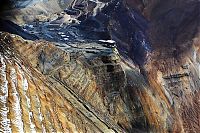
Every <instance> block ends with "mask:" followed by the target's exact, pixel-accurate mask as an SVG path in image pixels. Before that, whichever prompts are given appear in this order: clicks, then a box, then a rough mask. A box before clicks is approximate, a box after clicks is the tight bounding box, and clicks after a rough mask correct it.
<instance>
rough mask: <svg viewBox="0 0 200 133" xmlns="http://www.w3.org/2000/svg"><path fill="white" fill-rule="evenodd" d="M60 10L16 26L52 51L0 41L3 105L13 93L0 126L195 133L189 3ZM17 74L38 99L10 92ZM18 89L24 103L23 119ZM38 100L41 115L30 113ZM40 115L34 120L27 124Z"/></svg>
mask: <svg viewBox="0 0 200 133" xmlns="http://www.w3.org/2000/svg"><path fill="white" fill-rule="evenodd" d="M66 5H68V8H67V9H66V10H65V12H62V13H59V14H57V13H56V14H54V15H55V17H53V18H52V17H49V16H48V17H47V19H48V20H45V19H43V20H42V22H40V23H38V22H32V21H30V23H28V24H27V25H25V26H24V30H27V31H28V32H30V33H31V34H35V35H36V36H38V37H39V38H41V39H45V40H48V41H52V42H55V43H52V42H48V41H42V40H38V41H34V42H33V41H27V40H23V39H22V38H20V37H18V36H15V37H13V35H10V34H7V33H6V34H2V35H1V41H0V42H1V45H0V48H1V58H2V60H1V64H2V65H1V67H2V69H1V70H2V83H1V84H0V85H1V86H2V89H1V90H2V95H3V96H4V97H5V98H6V99H8V101H9V100H10V101H12V100H13V97H12V96H9V95H11V94H12V92H13V93H14V94H16V93H17V95H20V96H19V97H16V96H14V98H15V99H18V100H15V102H14V100H13V101H12V102H8V101H5V99H3V100H2V110H1V112H2V113H1V114H2V116H1V117H0V118H2V119H3V120H7V119H9V120H10V121H11V122H9V121H8V122H7V123H8V124H11V126H12V129H13V131H15V130H19V129H20V128H16V127H17V126H21V127H24V128H23V129H24V130H26V128H25V127H29V128H27V131H28V130H30V129H31V128H32V127H34V126H33V125H35V127H34V128H35V129H37V130H38V131H39V129H41V127H40V128H36V127H37V126H36V125H37V124H38V123H43V125H44V127H45V130H51V128H52V129H54V130H55V131H62V132H66V131H67V130H69V132H75V130H76V131H78V132H139V133H141V132H156V133H165V132H175V133H176V132H178V133H179V132H191V133H193V132H199V131H200V121H199V120H200V118H199V116H200V114H199V111H200V102H199V101H200V97H199V95H200V91H199V89H200V82H199V79H200V78H199V77H200V75H199V74H200V73H199V71H200V70H199V69H200V67H199V66H200V63H199V57H200V53H199V52H200V51H199V47H200V36H199V33H200V32H199V28H200V27H199V24H200V23H199V22H200V10H199V9H200V2H199V1H198V0H188V1H184V0H176V1H174V0H168V1H165V0H149V1H141V0H95V1H90V0H88V1H87V0H86V1H82V0H75V1H73V2H72V1H70V2H69V3H67V4H66ZM24 10H26V9H24ZM25 14H26V12H25ZM16 16H17V15H16ZM22 16H23V14H22ZM101 39H102V40H101ZM109 39H113V40H115V41H116V45H117V47H115V46H114V44H113V43H108V42H109V41H112V40H109ZM106 40H109V41H108V42H106ZM118 51H119V52H118ZM13 52H14V54H13ZM5 69H6V70H5ZM10 69H11V70H10ZM4 70H5V71H4ZM18 71H19V72H18ZM20 72H21V73H20ZM13 73H17V74H19V77H20V75H21V78H19V79H18V78H17V80H16V81H17V83H12V82H14V81H15V78H16V77H15V76H14V77H13V76H12V75H13ZM5 75H6V76H5ZM23 75H25V79H26V80H27V82H28V84H29V85H28V86H33V88H35V90H37V91H34V89H32V88H31V89H30V90H29V89H28V90H26V89H25V90H23V87H20V85H18V84H19V83H20V82H24V81H23V80H24V79H23V77H24V76H23ZM12 78H13V80H12ZM7 82H8V83H7ZM34 82H35V84H34ZM9 83H10V84H9ZM14 84H17V87H12V86H14ZM9 85H10V86H9ZM4 86H5V87H4ZM6 86H7V87H6ZM3 88H5V89H3ZM25 88H26V85H25ZM40 88H45V89H44V90H40ZM9 90H12V91H9ZM32 90H33V91H34V92H35V93H37V95H36V97H38V98H36V97H35V96H34V94H35V93H30V92H31V91H32ZM4 91H5V92H4ZM23 91H25V93H26V91H27V93H28V94H27V95H28V97H30V100H31V101H30V103H31V105H30V106H29V104H27V105H26V106H27V108H28V115H27V112H26V111H24V112H23V108H24V106H22V105H24V104H25V103H26V102H27V99H25V98H26V95H25V94H24V93H23ZM28 91H30V92H28ZM43 91H45V94H46V93H47V94H48V95H45V94H44V93H43ZM43 94H44V95H43ZM31 95H33V96H31ZM40 95H42V96H41V97H40ZM24 97H25V98H24ZM44 97H45V98H46V99H44ZM37 99H39V100H40V99H41V103H40V104H37V105H39V107H40V108H42V107H43V106H47V105H48V106H47V107H48V108H49V109H43V113H40V112H38V111H34V110H36V109H38V108H39V107H38V106H36V105H35V104H36V103H35V102H34V101H37ZM43 99H44V101H43ZM60 99H62V100H60ZM48 100H49V101H48ZM51 100H53V101H51ZM28 101H29V100H28ZM42 101H43V103H42ZM60 102H61V103H62V102H64V103H62V104H61V103H60ZM46 104H47V105H46ZM65 104H66V105H65ZM19 105H20V108H17V109H16V108H15V107H14V106H17V107H19ZM62 105H63V106H62ZM64 105H65V106H64ZM12 106H13V107H12ZM26 106H25V107H26ZM68 106H69V107H68ZM4 107H9V110H10V114H11V115H9V112H8V111H7V110H8V108H4ZM37 107H38V108H37ZM60 108H62V109H60ZM69 108H70V109H69ZM5 110H6V111H5ZM15 110H21V113H20V112H18V113H17V114H16V111H15ZM52 110H53V111H54V112H56V111H57V110H58V113H59V112H60V110H61V114H64V116H63V117H62V118H60V116H61V115H59V114H58V113H53V111H52ZM31 111H32V113H33V115H32V113H29V112H31ZM63 111H64V112H63ZM65 111H66V112H65ZM70 111H71V112H70ZM72 112H73V113H72ZM25 114H26V115H25ZM29 114H30V115H29ZM39 114H42V116H43V117H42V122H41V120H40V121H39V120H38V121H35V120H37V117H39ZM49 114H50V115H49ZM24 115H25V116H28V118H25V117H24ZM12 116H13V117H14V118H12ZM4 118H5V119H4ZM29 118H30V119H29ZM63 118H67V121H66V119H64V120H65V121H64V120H63ZM15 119H16V120H17V121H19V125H16V121H15ZM26 119H28V120H26ZM43 119H44V120H43ZM24 120H26V121H28V122H29V123H28V124H27V123H26V122H25V121H24ZM33 121H34V123H33ZM47 121H51V123H48V122H47ZM31 122H32V123H33V125H32V123H31ZM86 123H88V124H90V126H86ZM20 124H21V125H20ZM47 124H49V125H50V126H49V125H47ZM22 125H23V126H22ZM41 125H42V124H40V126H41ZM2 126H5V127H6V126H7V124H5V125H4V124H2ZM65 129H66V131H65ZM6 130H7V129H6ZM8 130H10V129H8ZM31 130H32V129H31ZM42 130H43V129H42Z"/></svg>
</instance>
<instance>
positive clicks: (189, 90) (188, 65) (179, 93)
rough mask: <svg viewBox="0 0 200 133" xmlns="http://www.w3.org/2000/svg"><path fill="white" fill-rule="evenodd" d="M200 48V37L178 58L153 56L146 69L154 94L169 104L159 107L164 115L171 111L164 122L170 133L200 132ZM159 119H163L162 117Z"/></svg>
mask: <svg viewBox="0 0 200 133" xmlns="http://www.w3.org/2000/svg"><path fill="white" fill-rule="evenodd" d="M199 47H200V43H199V37H198V36H197V37H195V38H194V39H193V42H192V44H191V46H190V47H189V48H188V51H186V52H184V53H180V54H179V55H178V56H176V57H171V56H170V57H166V56H165V57H164V56H163V58H160V57H161V56H157V55H156V54H155V53H153V54H154V55H153V58H154V59H155V60H153V61H151V62H150V63H149V64H147V65H146V66H145V68H146V70H147V73H148V81H149V84H150V86H151V88H152V89H153V90H152V91H153V92H154V93H155V94H154V95H155V96H156V97H157V96H159V97H160V98H161V101H162V102H164V104H166V106H164V107H163V106H161V107H159V108H160V109H162V110H167V111H164V114H166V112H168V113H167V114H166V115H167V117H166V118H165V119H164V121H166V123H167V126H168V127H169V131H173V132H195V131H196V132H198V131H199V130H200V128H199V127H200V125H199V115H200V114H199V102H197V101H199V100H200V99H199V94H200V92H199V89H200V82H199V65H200V63H199V56H200V52H199ZM157 99H158V98H157ZM157 102H158V101H157ZM160 116H161V118H162V117H163V114H160ZM168 120H169V121H168ZM151 123H152V122H151ZM170 123H171V125H169V124H170ZM160 125H161V124H160ZM162 125H163V124H162ZM164 128H165V127H163V129H164Z"/></svg>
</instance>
